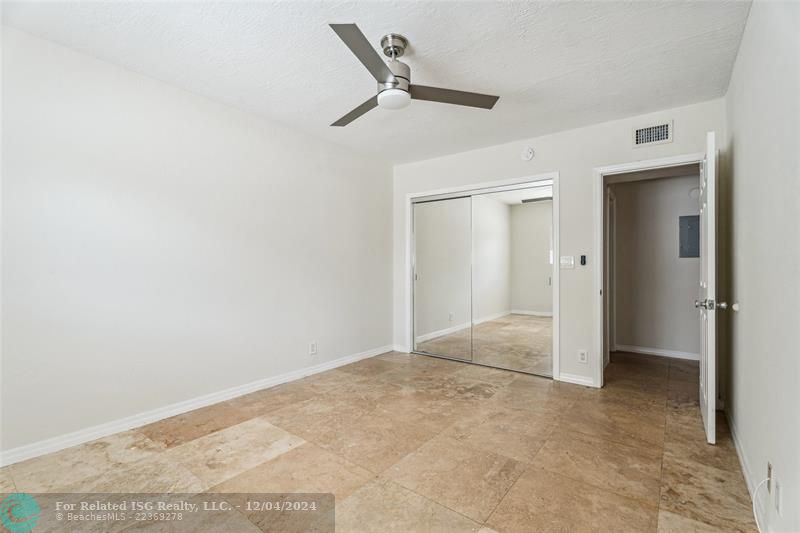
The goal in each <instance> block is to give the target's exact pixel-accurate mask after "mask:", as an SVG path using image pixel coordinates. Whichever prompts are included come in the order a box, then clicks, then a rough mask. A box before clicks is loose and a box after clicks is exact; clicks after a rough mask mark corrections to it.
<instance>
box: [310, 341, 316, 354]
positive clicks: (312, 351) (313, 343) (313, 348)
mask: <svg viewBox="0 0 800 533" xmlns="http://www.w3.org/2000/svg"><path fill="white" fill-rule="evenodd" d="M308 355H317V341H311V342H310V343H309V344H308Z"/></svg>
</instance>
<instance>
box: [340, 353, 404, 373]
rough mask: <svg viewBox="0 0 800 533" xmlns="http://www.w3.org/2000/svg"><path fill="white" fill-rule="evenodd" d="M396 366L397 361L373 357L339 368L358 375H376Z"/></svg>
mask: <svg viewBox="0 0 800 533" xmlns="http://www.w3.org/2000/svg"><path fill="white" fill-rule="evenodd" d="M394 368H395V363H392V362H390V361H385V360H383V359H377V358H375V357H372V358H370V359H364V360H363V361H357V362H355V363H351V364H349V365H345V366H342V367H339V368H338V369H337V370H339V371H341V372H347V373H350V374H355V375H357V376H364V377H374V376H377V375H378V374H382V373H384V372H387V371H389V370H393V369H394Z"/></svg>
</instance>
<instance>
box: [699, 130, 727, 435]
mask: <svg viewBox="0 0 800 533" xmlns="http://www.w3.org/2000/svg"><path fill="white" fill-rule="evenodd" d="M716 182H717V146H716V139H715V135H714V132H713V131H711V132H709V133H708V135H707V138H706V159H705V161H704V162H703V171H702V172H701V175H700V264H701V266H700V292H699V299H698V300H697V301H696V302H695V307H697V308H698V309H700V322H701V324H700V328H701V329H700V330H701V334H702V339H701V347H700V411H701V413H702V415H703V425H704V426H705V429H706V440H707V441H708V442H709V443H710V444H714V443H715V442H716V438H717V436H716V410H717V319H716V310H717V308H718V306H719V307H721V308H724V306H725V304H721V303H718V302H717V223H716V216H717V206H716V203H717V202H716V185H717V183H716Z"/></svg>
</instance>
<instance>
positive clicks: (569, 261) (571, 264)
mask: <svg viewBox="0 0 800 533" xmlns="http://www.w3.org/2000/svg"><path fill="white" fill-rule="evenodd" d="M559 264H560V265H561V268H575V256H574V255H562V256H561V259H560V260H559Z"/></svg>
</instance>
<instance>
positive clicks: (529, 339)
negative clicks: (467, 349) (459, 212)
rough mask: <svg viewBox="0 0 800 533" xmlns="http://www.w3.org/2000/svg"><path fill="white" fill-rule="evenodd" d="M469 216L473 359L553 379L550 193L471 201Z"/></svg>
mask: <svg viewBox="0 0 800 533" xmlns="http://www.w3.org/2000/svg"><path fill="white" fill-rule="evenodd" d="M472 210H473V211H472V224H473V281H472V283H473V329H472V360H473V362H475V363H480V364H484V365H489V366H494V367H499V368H507V369H511V370H518V371H521V372H528V373H532V374H538V375H544V376H552V368H553V355H552V354H553V349H552V347H553V307H552V305H553V286H552V275H553V272H552V268H553V253H552V250H553V246H552V243H553V238H552V234H553V224H552V219H553V201H552V189H551V187H538V188H533V189H521V190H516V191H507V192H501V193H493V194H486V195H482V196H475V197H474V198H473V204H472Z"/></svg>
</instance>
